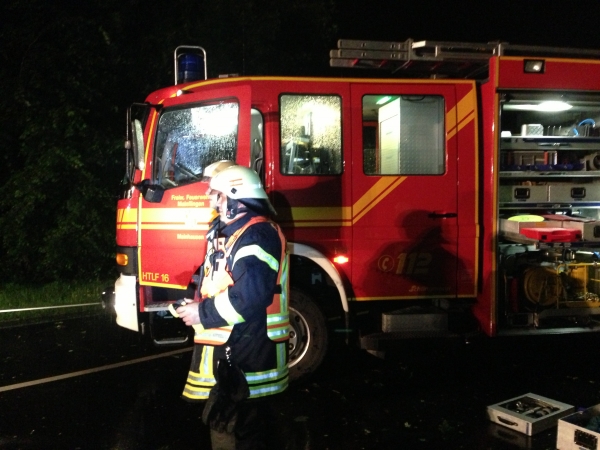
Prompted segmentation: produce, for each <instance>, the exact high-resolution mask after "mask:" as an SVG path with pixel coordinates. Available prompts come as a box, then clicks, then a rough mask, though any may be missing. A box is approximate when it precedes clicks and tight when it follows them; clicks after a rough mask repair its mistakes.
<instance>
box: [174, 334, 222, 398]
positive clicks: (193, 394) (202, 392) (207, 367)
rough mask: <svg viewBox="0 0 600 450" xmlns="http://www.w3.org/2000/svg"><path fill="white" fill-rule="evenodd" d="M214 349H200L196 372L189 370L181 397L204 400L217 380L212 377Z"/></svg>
mask: <svg viewBox="0 0 600 450" xmlns="http://www.w3.org/2000/svg"><path fill="white" fill-rule="evenodd" d="M214 350H215V348H214V347H212V346H205V347H204V348H203V349H202V357H201V359H200V363H199V367H198V372H195V371H193V370H190V371H189V373H188V377H187V381H186V385H185V387H184V389H183V393H182V395H183V396H184V397H187V398H190V399H193V400H206V399H208V395H209V393H210V390H211V389H212V387H213V386H214V385H215V384H216V382H217V380H215V377H214V375H213V354H214Z"/></svg>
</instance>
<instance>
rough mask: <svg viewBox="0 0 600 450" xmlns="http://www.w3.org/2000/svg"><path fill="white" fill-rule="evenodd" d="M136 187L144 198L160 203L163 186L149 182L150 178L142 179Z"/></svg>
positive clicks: (163, 190) (163, 191)
mask: <svg viewBox="0 0 600 450" xmlns="http://www.w3.org/2000/svg"><path fill="white" fill-rule="evenodd" d="M136 187H137V188H138V189H139V190H140V192H141V193H142V197H144V200H146V201H147V202H150V203H160V202H161V201H162V198H163V195H164V193H165V188H163V187H162V186H161V185H160V184H151V183H150V180H142V182H141V183H139V184H137V185H136Z"/></svg>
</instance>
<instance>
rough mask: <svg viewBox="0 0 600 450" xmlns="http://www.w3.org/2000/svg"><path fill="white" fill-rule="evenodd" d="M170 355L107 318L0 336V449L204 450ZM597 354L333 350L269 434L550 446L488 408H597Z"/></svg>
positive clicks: (309, 440) (356, 444)
mask: <svg viewBox="0 0 600 450" xmlns="http://www.w3.org/2000/svg"><path fill="white" fill-rule="evenodd" d="M174 350H175V349H173V348H159V349H157V348H154V347H152V346H150V345H147V344H146V343H145V342H144V341H143V340H141V339H140V336H139V335H138V334H136V333H133V332H130V331H128V330H124V329H122V328H120V327H117V326H116V325H114V324H113V323H111V322H110V320H108V319H107V318H105V317H103V316H99V317H92V318H84V319H71V320H65V321H62V322H53V323H47V324H40V325H34V326H29V327H18V328H10V329H1V330H0V449H2V450H5V449H25V450H28V449H36V450H37V449H120V450H126V449H174V450H175V449H181V450H187V449H207V450H208V449H210V443H209V441H210V440H209V435H208V430H207V429H206V428H205V427H204V425H202V424H201V422H200V415H201V410H200V409H199V408H198V407H197V406H195V405H192V404H188V403H186V402H184V401H183V400H181V399H180V393H181V389H182V387H183V384H184V380H185V377H186V375H187V370H188V366H189V359H190V356H191V352H189V351H186V350H185V349H184V350H183V351H181V350H179V351H174ZM599 352H600V336H597V335H595V334H587V335H576V336H568V337H564V336H545V337H534V338H524V337H518V338H517V337H511V338H495V339H486V338H481V339H475V340H473V341H472V342H471V343H470V344H468V345H465V344H464V343H463V342H458V341H447V340H434V341H407V342H405V343H403V344H402V346H401V347H400V348H399V349H397V350H395V351H394V352H390V353H388V355H387V357H386V359H384V360H382V359H378V358H375V357H373V356H371V355H369V354H367V353H365V352H361V351H358V350H353V349H348V348H343V347H342V348H340V347H336V348H334V349H333V350H332V351H331V352H330V355H329V357H328V359H327V361H326V363H325V364H324V366H323V367H322V369H321V370H320V372H319V373H318V374H316V375H315V376H314V377H313V378H312V379H311V380H308V381H306V382H304V383H298V384H295V385H293V386H291V388H290V389H289V391H288V392H287V393H286V394H284V395H283V396H281V397H280V398H279V399H278V401H277V411H278V414H279V417H278V420H279V422H278V423H277V424H274V429H276V430H278V432H280V433H281V434H282V435H283V437H284V440H285V442H286V443H287V447H286V449H291V450H296V449H303V450H306V449H311V450H325V449H330V450H335V449H345V450H353V449H474V450H477V449H516V448H526V449H534V450H541V449H553V448H556V447H555V443H556V428H551V429H549V430H548V431H544V432H541V433H539V434H536V435H535V436H534V437H526V436H524V435H521V434H518V433H515V432H513V431H512V430H509V429H506V428H504V427H501V426H499V425H495V424H492V423H491V422H490V421H489V420H488V418H487V415H486V406H487V405H490V404H494V403H498V402H501V401H503V400H507V399H510V398H513V397H517V396H520V395H522V394H525V393H529V392H533V393H535V394H538V395H542V396H544V397H548V398H551V399H555V400H558V401H560V402H563V403H568V404H571V405H574V406H576V407H589V406H592V405H595V404H598V403H600V381H599V379H598V374H599V373H600V372H599V369H600V363H599V358H598V353H599ZM156 355H159V356H160V355H162V357H155V356H156ZM132 361H133V363H130V362H132Z"/></svg>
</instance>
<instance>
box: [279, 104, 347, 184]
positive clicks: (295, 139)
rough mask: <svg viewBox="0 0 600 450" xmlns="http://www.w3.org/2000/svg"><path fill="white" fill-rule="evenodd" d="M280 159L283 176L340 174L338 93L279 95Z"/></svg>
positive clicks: (340, 115)
mask: <svg viewBox="0 0 600 450" xmlns="http://www.w3.org/2000/svg"><path fill="white" fill-rule="evenodd" d="M279 111H280V126H281V129H280V135H281V158H280V161H281V163H280V171H281V173H282V174H285V175H339V174H341V173H342V100H341V98H340V97H339V96H337V95H308V94H307V95H292V94H284V95H281V96H280V97H279Z"/></svg>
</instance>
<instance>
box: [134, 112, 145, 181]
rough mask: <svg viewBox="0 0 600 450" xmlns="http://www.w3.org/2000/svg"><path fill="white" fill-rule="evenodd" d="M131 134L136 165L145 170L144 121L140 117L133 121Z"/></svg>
mask: <svg viewBox="0 0 600 450" xmlns="http://www.w3.org/2000/svg"><path fill="white" fill-rule="evenodd" d="M131 134H132V136H131V138H132V139H131V147H132V150H133V161H134V163H135V167H136V168H138V169H140V170H144V166H145V164H144V132H143V131H142V123H141V122H140V121H139V120H138V119H135V120H133V121H132V122H131Z"/></svg>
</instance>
